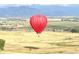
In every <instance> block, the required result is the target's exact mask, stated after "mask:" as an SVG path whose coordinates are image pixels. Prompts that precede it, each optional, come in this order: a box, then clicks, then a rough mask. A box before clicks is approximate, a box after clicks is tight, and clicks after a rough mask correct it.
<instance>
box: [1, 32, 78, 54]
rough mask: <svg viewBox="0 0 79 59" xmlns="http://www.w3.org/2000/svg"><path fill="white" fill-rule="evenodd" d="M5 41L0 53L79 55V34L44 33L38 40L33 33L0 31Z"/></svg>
mask: <svg viewBox="0 0 79 59" xmlns="http://www.w3.org/2000/svg"><path fill="white" fill-rule="evenodd" d="M0 39H4V40H6V44H5V48H4V51H1V52H0V53H40V54H42V53H46V54H48V53H79V33H68V32H52V31H44V32H43V33H42V34H40V37H39V38H38V36H37V34H36V33H35V32H23V31H0Z"/></svg>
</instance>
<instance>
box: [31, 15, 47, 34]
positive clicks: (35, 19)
mask: <svg viewBox="0 0 79 59" xmlns="http://www.w3.org/2000/svg"><path fill="white" fill-rule="evenodd" d="M30 24H31V27H32V28H33V29H34V31H35V32H36V33H37V34H39V33H41V32H42V31H43V30H44V28H45V27H46V25H47V18H46V16H43V15H34V16H32V17H30Z"/></svg>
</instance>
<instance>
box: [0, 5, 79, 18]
mask: <svg viewBox="0 0 79 59" xmlns="http://www.w3.org/2000/svg"><path fill="white" fill-rule="evenodd" d="M35 14H44V15H46V16H79V4H69V5H63V4H56V5H53V4H52V5H40V4H32V5H16V4H9V5H0V17H27V16H32V15H35Z"/></svg>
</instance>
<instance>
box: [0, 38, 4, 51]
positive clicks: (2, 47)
mask: <svg viewBox="0 0 79 59" xmlns="http://www.w3.org/2000/svg"><path fill="white" fill-rule="evenodd" d="M4 45H5V40H3V39H0V49H1V50H4Z"/></svg>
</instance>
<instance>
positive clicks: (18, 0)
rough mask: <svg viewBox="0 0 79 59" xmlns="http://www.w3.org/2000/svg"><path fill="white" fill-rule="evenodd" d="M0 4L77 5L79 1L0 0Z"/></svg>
mask: <svg viewBox="0 0 79 59" xmlns="http://www.w3.org/2000/svg"><path fill="white" fill-rule="evenodd" d="M0 4H79V0H0Z"/></svg>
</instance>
